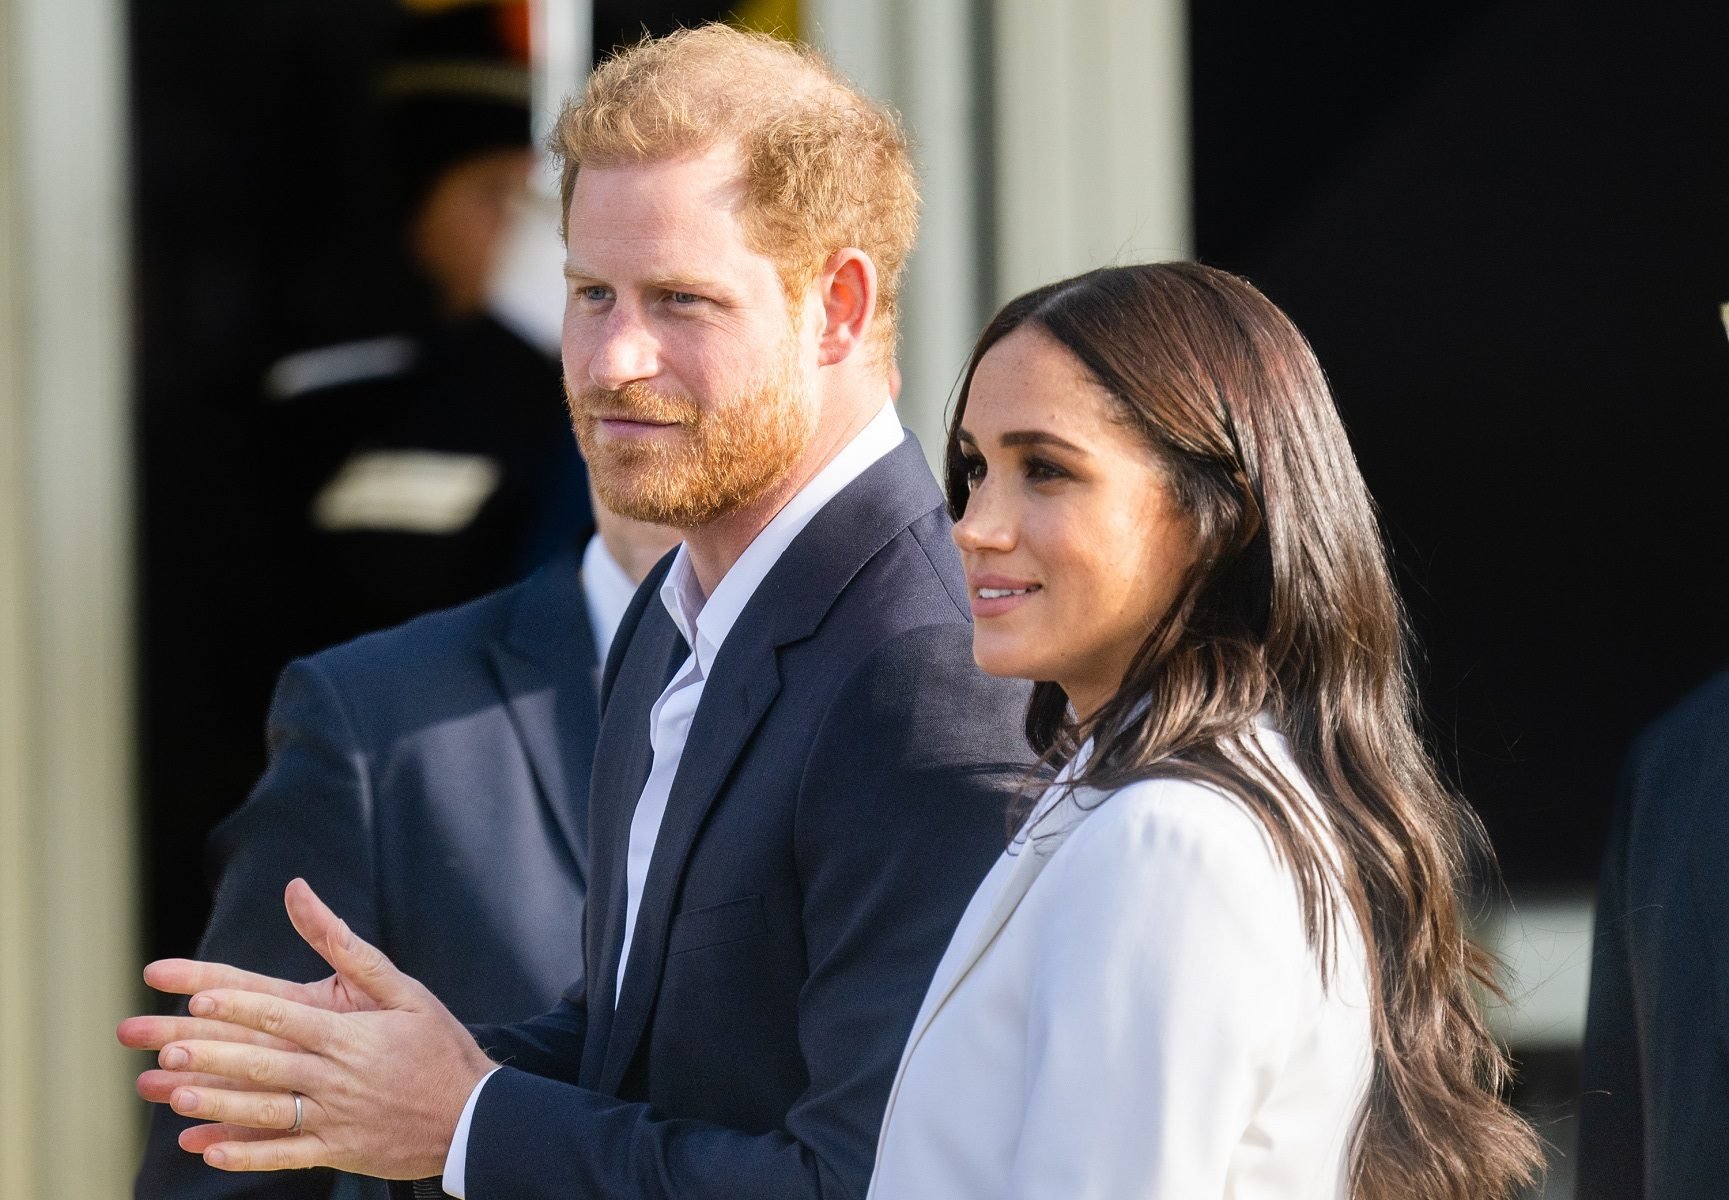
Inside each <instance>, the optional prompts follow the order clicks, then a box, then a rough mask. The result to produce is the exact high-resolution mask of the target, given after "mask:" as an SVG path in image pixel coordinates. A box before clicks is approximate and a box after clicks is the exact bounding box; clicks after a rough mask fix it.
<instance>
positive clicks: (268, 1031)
mask: <svg viewBox="0 0 1729 1200" xmlns="http://www.w3.org/2000/svg"><path fill="white" fill-rule="evenodd" d="M187 1007H188V1008H190V1009H191V1010H192V1013H193V1015H194V1016H198V1017H203V1018H206V1019H208V1020H209V1021H211V1022H213V1023H215V1024H219V1025H234V1026H238V1027H239V1028H241V1029H245V1030H250V1031H251V1032H253V1033H258V1034H263V1035H265V1036H266V1037H271V1038H276V1039H278V1040H280V1041H283V1042H287V1043H290V1045H289V1046H288V1047H287V1048H288V1049H289V1050H291V1051H292V1050H297V1049H306V1050H318V1049H320V1048H322V1047H323V1046H324V1045H326V1044H327V1043H328V1041H329V1040H330V1037H331V1035H332V1034H333V1033H334V1031H335V1029H336V1022H337V1021H338V1020H339V1019H340V1018H338V1017H337V1016H336V1015H335V1014H333V1013H330V1012H327V1011H325V1010H324V1009H322V1008H313V1007H311V1006H310V1005H306V1004H296V1003H295V1002H294V1001H292V1000H284V999H283V998H282V997H280V996H264V995H260V994H259V993H257V992H235V991H230V990H228V989H226V988H218V989H217V990H215V991H211V992H199V993H198V994H197V995H196V996H194V997H192V999H191V1000H190V1001H188V1002H187ZM196 1040H200V1041H203V1042H205V1043H206V1044H209V1045H215V1044H218V1043H221V1042H229V1043H233V1042H235V1041H236V1039H233V1038H225V1037H216V1038H204V1039H196ZM256 1042H257V1039H256V1038H248V1039H246V1040H245V1041H244V1042H242V1043H241V1044H242V1045H248V1046H250V1045H253V1044H254V1043H256ZM263 1048H264V1049H270V1048H271V1047H263ZM162 1065H163V1066H165V1067H167V1068H168V1069H169V1070H176V1069H178V1068H176V1067H174V1066H173V1064H171V1063H168V1062H164V1063H163V1064H162Z"/></svg>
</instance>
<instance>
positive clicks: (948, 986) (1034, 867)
mask: <svg viewBox="0 0 1729 1200" xmlns="http://www.w3.org/2000/svg"><path fill="white" fill-rule="evenodd" d="M1096 795H1097V793H1091V796H1092V797H1094V798H1096ZM1075 801H1076V797H1075V796H1073V795H1071V796H1065V797H1064V798H1063V799H1062V800H1060V801H1058V805H1057V808H1056V810H1055V811H1054V812H1052V813H1051V814H1050V815H1049V816H1048V817H1046V818H1044V819H1043V820H1042V821H1035V822H1034V823H1033V825H1032V826H1031V830H1032V832H1031V833H1029V832H1027V831H1025V830H1023V831H1022V832H1021V833H1020V834H1018V835H1017V836H1016V837H1015V840H1014V841H1013V842H1012V843H1011V844H1010V846H1009V848H1008V850H1007V851H1005V854H1006V855H1008V856H1009V858H1010V860H1011V862H1012V864H1013V865H1012V866H1010V868H1009V870H1008V873H1007V875H1006V877H1004V878H1003V879H1002V886H1001V888H1000V889H999V890H998V892H997V894H996V896H995V898H994V899H993V900H992V901H991V906H990V908H989V909H987V910H986V912H985V916H984V919H983V920H982V921H981V922H980V923H979V924H978V926H977V927H976V928H975V929H973V930H972V931H971V933H970V935H969V936H968V937H967V938H966V940H965V942H964V943H959V942H957V943H956V944H954V945H953V946H951V947H950V951H949V953H948V954H945V955H944V956H943V961H942V962H941V963H940V964H939V965H938V967H937V972H936V975H935V976H934V977H933V978H932V979H931V987H930V990H929V991H928V992H927V993H925V1002H924V1004H923V1005H922V1006H921V1007H920V1009H919V1015H918V1017H917V1018H916V1019H915V1020H914V1021H913V1028H912V1033H911V1034H910V1035H909V1036H908V1038H907V1048H906V1054H911V1053H912V1049H913V1046H915V1045H916V1044H917V1043H918V1041H919V1039H920V1038H921V1037H923V1036H924V1032H925V1030H926V1029H927V1028H929V1027H930V1023H931V1022H932V1021H933V1020H934V1019H935V1018H936V1015H937V1013H939V1012H940V1011H942V1007H943V1005H944V1004H946V1003H948V1000H949V997H950V996H952V995H954V993H955V989H956V988H958V987H959V986H960V985H961V981H962V980H964V979H965V978H966V977H967V975H968V974H969V973H970V972H971V971H972V969H973V968H974V967H975V966H977V965H978V962H979V960H980V959H982V958H983V957H984V956H985V953H986V951H988V950H989V949H990V948H991V946H992V944H993V943H994V942H995V941H996V940H997V935H998V934H1000V933H1001V932H1002V931H1003V926H1005V925H1007V924H1008V923H1009V918H1010V917H1012V916H1014V915H1015V910H1016V909H1017V908H1019V907H1020V903H1021V901H1022V900H1023V899H1025V897H1026V894H1027V892H1028V891H1029V890H1030V889H1031V888H1032V886H1033V884H1034V883H1035V882H1037V881H1038V878H1039V875H1040V874H1041V873H1042V872H1043V871H1044V869H1045V866H1046V864H1047V863H1049V862H1050V861H1051V857H1052V856H1053V855H1054V854H1056V852H1057V850H1058V849H1059V848H1060V847H1061V846H1062V844H1063V843H1064V842H1065V841H1067V840H1068V838H1069V835H1070V834H1072V833H1073V832H1074V831H1075V829H1076V828H1077V827H1078V826H1079V825H1080V823H1081V822H1082V821H1084V820H1086V818H1087V815H1088V814H1089V813H1090V812H1091V811H1092V809H1091V807H1083V806H1082V805H1080V804H1077V803H1076V802H1075ZM1086 803H1088V804H1090V803H1091V800H1090V799H1089V800H1087V801H1086ZM904 1057H905V1056H904V1055H903V1061H904ZM897 1090H898V1089H897Z"/></svg>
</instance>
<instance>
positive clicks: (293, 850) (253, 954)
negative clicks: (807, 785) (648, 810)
mask: <svg viewBox="0 0 1729 1200" xmlns="http://www.w3.org/2000/svg"><path fill="white" fill-rule="evenodd" d="M599 720H600V709H599V693H598V679H597V669H596V665H595V652H594V638H593V634H592V632H591V629H590V624H589V617H588V609H587V605H586V604H585V603H584V600H583V592H582V585H581V577H580V572H579V566H578V562H577V557H576V554H575V553H574V552H566V553H562V554H560V555H559V556H557V557H556V558H554V559H553V560H552V561H551V562H549V563H548V564H547V565H546V566H544V567H543V568H541V570H540V571H539V572H538V573H537V574H536V575H534V576H532V577H530V578H529V579H527V580H525V581H524V582H522V583H520V584H518V585H516V586H515V587H512V588H508V589H506V590H504V591H502V592H498V593H495V594H493V595H491V596H488V597H485V598H483V599H480V600H477V601H474V602H473V603H470V604H468V605H465V606H463V607H461V608H456V609H451V610H449V611H446V612H440V613H434V614H431V615H429V616H425V617H421V618H419V619H417V620H414V621H411V622H409V623H408V624H406V625H402V626H400V627H398V628H395V629H391V630H386V631H384V632H382V633H375V634H369V635H367V636H365V637H362V638H360V639H358V640H356V641H353V642H349V643H347V644H346V645H342V646H338V647H336V648H334V649H330V650H326V651H323V652H322V653H319V654H315V655H313V656H311V657H310V658H306V659H302V660H300V661H298V662H295V663H293V664H291V665H290V666H289V667H288V668H287V670H286V671H284V673H283V675H282V679H281V682H280V683H279V685H278V687H277V691H276V698H275V701H274V703H273V704H272V706H271V712H270V720H269V738H270V746H271V757H270V765H269V767H268V769H267V770H266V771H265V773H264V775H263V777H262V778H261V779H260V781H259V783H258V785H257V787H256V789H255V790H254V791H253V793H252V796H251V798H250V799H249V800H248V801H247V802H246V804H244V805H243V806H242V807H241V808H239V809H238V810H237V811H236V812H235V813H234V814H233V815H232V816H230V817H229V818H228V819H227V820H226V821H224V822H223V823H222V825H220V826H219V827H218V828H217V830H216V831H215V833H213V834H212V836H211V842H210V855H211V869H212V871H213V873H215V875H216V876H217V878H218V883H217V888H216V897H215V907H214V910H213V912H212V915H211V919H210V925H209V928H208V930H207V931H206V933H205V936H204V940H203V942H202V944H201V946H200V949H199V954H200V957H202V958H206V959H214V960H217V961H221V962H228V963H233V964H235V965H237V966H242V967H246V968H248V969H251V970H255V971H262V972H264V973H266V974H269V975H275V976H280V977H284V978H288V979H297V980H312V979H319V978H322V977H324V976H326V975H328V974H329V973H330V968H329V967H328V966H327V965H325V963H324V962H323V960H321V959H320V958H319V957H318V956H317V955H316V954H315V953H314V952H313V951H312V950H311V949H310V948H309V947H308V946H307V945H306V944H305V943H304V942H302V941H301V940H300V938H299V936H298V935H297V934H296V933H295V932H294V930H293V927H292V926H290V925H289V923H288V918H287V915H286V914H285V912H284V911H283V906H282V892H283V888H284V887H285V886H286V884H287V883H288V881H289V880H290V879H292V878H293V877H294V876H296V875H302V876H305V878H306V879H307V880H308V882H310V883H311V884H312V886H313V887H314V888H315V889H316V890H317V891H318V894H319V895H320V896H322V897H323V898H324V899H325V900H326V901H327V902H328V903H329V904H330V905H331V907H332V908H334V909H335V910H336V911H337V912H338V913H340V914H341V915H342V916H343V917H344V918H345V919H346V920H347V921H348V922H349V923H350V924H351V925H352V926H353V927H354V929H355V930H356V932H358V933H359V934H360V935H361V936H362V937H364V938H366V939H368V940H369V941H372V942H374V943H375V944H377V945H378V946H380V947H381V948H382V949H383V950H384V951H385V952H386V953H387V954H389V955H390V957H391V958H392V959H393V960H395V962H396V964H397V965H398V966H400V967H401V968H402V969H403V970H404V971H406V972H408V973H409V974H410V975H413V976H414V977H415V978H417V979H419V980H420V981H421V982H422V983H425V984H426V985H427V986H428V987H429V988H431V989H432V991H433V992H434V993H435V994H436V995H437V996H438V997H439V998H440V999H441V1000H443V1001H444V1003H445V1004H447V1005H449V1006H450V1008H451V1010H452V1011H454V1012H455V1013H456V1014H457V1015H458V1016H459V1017H461V1018H463V1019H465V1020H469V1021H508V1020H520V1019H524V1018H527V1017H530V1016H533V1015H534V1014H536V1013H541V1012H544V1011H545V1010H546V1009H547V1008H548V1007H549V1006H550V1005H552V1004H553V1003H555V1002H556V1001H557V999H558V997H559V995H560V993H561V992H562V991H563V989H564V988H565V987H566V985H568V984H569V983H570V982H571V981H572V980H573V979H578V978H579V977H580V976H581V974H582V929H581V924H580V922H581V917H582V904H583V896H584V893H585V883H584V881H585V879H586V877H587V861H588V854H587V844H588V834H587V819H588V781H589V774H590V770H591V767H592V764H593V752H594V740H595V735H596V731H597V729H598V726H599ZM153 1121H154V1123H153V1125H152V1128H151V1134H150V1142H149V1147H148V1150H147V1153H146V1157H145V1160H144V1165H143V1169H142V1171H141V1172H140V1174H139V1177H138V1182H137V1189H136V1192H137V1195H138V1196H140V1197H162V1198H165V1200H166V1198H174V1200H180V1198H184V1197H194V1198H215V1197H237V1196H249V1197H272V1198H287V1197H296V1198H311V1197H321V1198H322V1197H328V1196H331V1195H333V1194H336V1195H361V1194H365V1195H373V1196H383V1195H385V1194H386V1193H385V1189H384V1187H383V1185H382V1184H379V1183H376V1182H374V1181H367V1182H366V1183H365V1185H364V1191H363V1190H362V1185H361V1183H360V1181H358V1180H355V1179H352V1178H351V1177H342V1178H341V1179H340V1180H339V1179H338V1177H337V1176H336V1175H335V1174H334V1173H333V1172H330V1171H324V1170H320V1171H304V1172H292V1173H285V1174H279V1175H240V1174H231V1173H224V1172H221V1171H215V1170H212V1169H210V1168H209V1167H206V1166H205V1165H204V1164H203V1163H202V1161H200V1160H199V1159H198V1158H197V1157H195V1156H193V1155H191V1154H188V1153H186V1152H185V1151H183V1150H181V1149H179V1147H178V1146H177V1145H176V1144H175V1140H174V1139H175V1136H176V1135H177V1134H178V1132H179V1131H180V1130H181V1129H183V1128H185V1127H186V1125H187V1124H188V1122H187V1121H186V1119H184V1118H182V1117H180V1116H178V1115H176V1114H175V1113H174V1112H173V1111H171V1110H170V1109H168V1108H167V1107H165V1106H159V1107H157V1109H156V1112H155V1116H154V1118H153ZM333 1189H334V1190H333Z"/></svg>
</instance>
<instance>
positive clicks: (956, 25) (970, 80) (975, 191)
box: [800, 0, 988, 459]
mask: <svg viewBox="0 0 1729 1200" xmlns="http://www.w3.org/2000/svg"><path fill="white" fill-rule="evenodd" d="M800 16H801V19H802V22H803V28H802V29H801V32H802V33H803V34H804V36H806V37H808V38H809V39H810V40H811V41H813V42H815V43H816V44H817V45H820V46H822V47H823V49H824V50H825V51H827V52H828V53H829V54H830V55H831V56H832V57H833V58H834V61H835V63H836V65H838V66H839V67H840V68H841V70H843V71H844V72H846V74H847V75H848V76H849V77H851V78H852V79H853V80H854V81H855V82H856V83H857V84H858V85H859V86H860V87H862V88H864V89H865V90H866V91H867V92H869V93H870V94H871V95H873V96H876V97H878V98H880V99H883V100H886V101H888V102H889V103H890V104H893V105H894V106H895V108H896V109H898V110H899V111H900V114H901V116H902V118H904V120H905V121H906V124H907V128H908V129H909V130H910V131H911V133H912V135H913V139H914V142H915V149H916V153H917V155H918V160H919V169H920V176H921V179H920V182H921V186H922V193H923V197H924V209H923V215H922V220H921V226H920V231H919V241H918V245H917V247H916V248H915V249H914V251H913V255H912V258H911V260H910V261H909V262H908V263H907V276H906V282H905V286H904V288H903V291H902V306H903V309H904V311H903V313H902V316H901V330H900V333H901V337H900V356H899V358H900V368H901V376H902V379H901V399H900V405H899V407H900V416H901V422H902V423H903V424H905V425H906V426H907V427H908V428H910V429H911V430H912V431H913V432H914V433H916V434H917V435H918V437H919V440H920V441H921V442H922V443H924V448H925V452H926V454H927V455H929V456H931V457H932V458H933V459H934V458H935V456H936V455H938V454H939V453H940V451H941V448H942V430H943V416H944V410H945V406H946V405H947V403H948V399H949V392H950V389H951V387H952V385H953V384H954V382H955V379H956V378H957V377H958V376H959V374H960V371H961V368H962V367H963V366H965V365H966V356H967V351H968V350H969V349H970V348H971V346H972V343H973V339H974V338H975V337H976V336H978V331H979V327H980V326H981V325H982V324H983V321H984V317H985V315H986V314H985V312H984V301H985V297H984V294H983V291H982V288H981V286H980V283H981V279H980V275H979V271H980V260H981V257H982V255H981V248H982V247H983V245H984V244H985V240H986V237H987V231H986V230H984V229H983V228H981V223H980V221H979V219H978V218H979V212H980V209H979V199H980V189H981V187H983V186H985V181H984V179H983V178H982V175H983V169H982V165H981V156H980V153H979V151H980V148H981V147H980V146H979V144H978V138H977V134H978V131H979V130H980V129H981V128H983V121H984V119H985V116H986V113H985V112H984V111H983V110H984V109H985V108H987V107H988V97H987V96H986V95H985V94H984V92H983V85H982V83H981V82H980V79H979V72H978V71H977V70H976V67H977V64H978V60H979V56H980V55H982V54H983V53H985V47H984V46H983V45H982V44H981V42H980V38H979V30H980V28H981V21H980V20H979V8H978V5H977V3H976V0H807V2H806V3H805V4H804V6H803V9H802V10H801V13H800Z"/></svg>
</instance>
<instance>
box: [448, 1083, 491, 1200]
mask: <svg viewBox="0 0 1729 1200" xmlns="http://www.w3.org/2000/svg"><path fill="white" fill-rule="evenodd" d="M497 1073H498V1068H497V1067H494V1068H492V1070H490V1071H488V1072H487V1073H486V1074H485V1075H483V1076H481V1078H480V1082H479V1083H477V1084H475V1085H474V1090H473V1091H472V1092H470V1093H468V1103H467V1104H464V1105H463V1106H462V1119H461V1120H459V1121H458V1122H457V1123H456V1132H455V1133H454V1134H452V1135H451V1137H450V1153H448V1154H446V1155H445V1156H444V1179H443V1180H442V1181H441V1185H440V1186H442V1187H443V1188H444V1194H445V1195H447V1196H454V1197H456V1200H467V1196H468V1179H467V1175H468V1127H469V1125H471V1124H472V1123H473V1122H474V1105H475V1102H476V1101H478V1100H479V1099H480V1089H481V1088H483V1087H485V1086H486V1081H487V1080H488V1079H491V1078H492V1077H493V1076H494V1075H495V1074H497Z"/></svg>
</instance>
